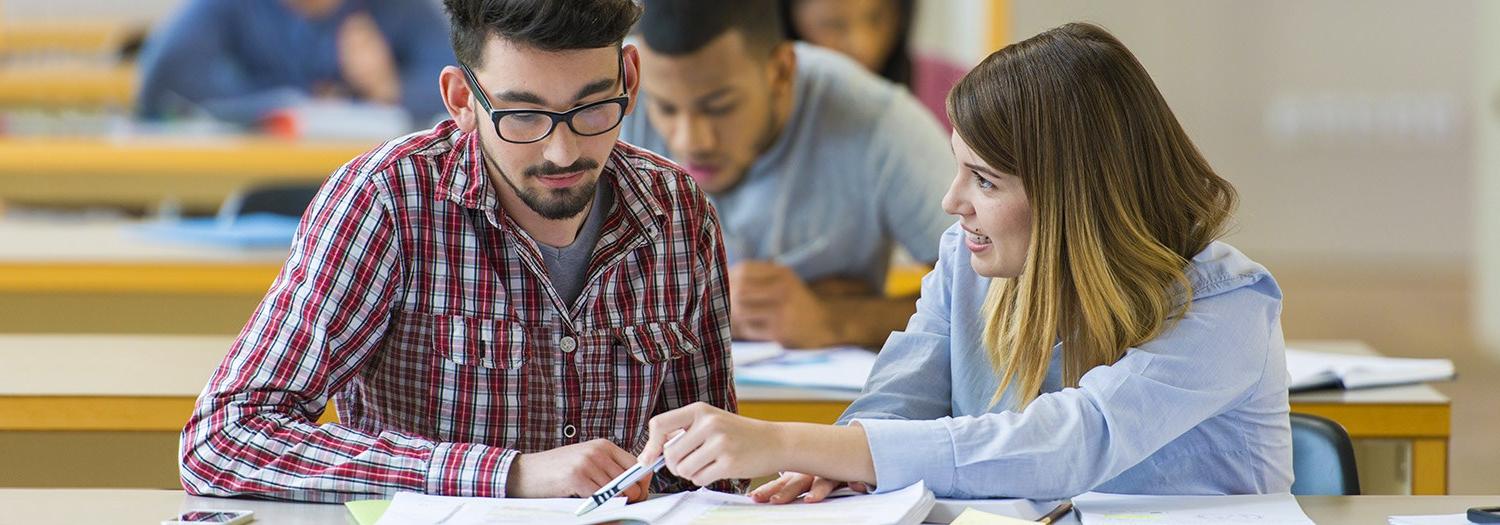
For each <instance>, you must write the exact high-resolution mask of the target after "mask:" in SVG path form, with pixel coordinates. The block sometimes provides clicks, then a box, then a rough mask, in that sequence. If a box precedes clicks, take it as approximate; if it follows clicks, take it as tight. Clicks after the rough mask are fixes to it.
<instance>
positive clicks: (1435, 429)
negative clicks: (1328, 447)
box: [1292, 403, 1452, 439]
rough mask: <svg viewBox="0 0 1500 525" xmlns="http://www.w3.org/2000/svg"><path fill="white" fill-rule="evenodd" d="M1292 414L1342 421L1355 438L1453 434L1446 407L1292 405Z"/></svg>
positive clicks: (1372, 404)
mask: <svg viewBox="0 0 1500 525" xmlns="http://www.w3.org/2000/svg"><path fill="white" fill-rule="evenodd" d="M1292 411H1293V412H1301V413H1304V414H1313V415H1318V416H1323V417H1326V418H1328V419H1332V420H1334V421H1338V422H1339V424H1341V425H1344V430H1346V431H1348V432H1349V437H1351V438H1354V439H1366V438H1374V439H1382V438H1397V439H1415V438H1443V439H1447V438H1448V437H1449V433H1450V432H1451V429H1450V425H1451V420H1452V417H1451V411H1452V410H1451V408H1450V407H1449V406H1448V405H1446V404H1442V405H1437V404H1421V405H1413V404H1395V403H1392V404H1384V403H1368V404H1360V403H1351V404H1334V403H1292Z"/></svg>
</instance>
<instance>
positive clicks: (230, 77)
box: [136, 0, 453, 125]
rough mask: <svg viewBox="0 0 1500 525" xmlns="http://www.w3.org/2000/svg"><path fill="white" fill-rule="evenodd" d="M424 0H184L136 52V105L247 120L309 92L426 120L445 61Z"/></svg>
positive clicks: (155, 112) (162, 112)
mask: <svg viewBox="0 0 1500 525" xmlns="http://www.w3.org/2000/svg"><path fill="white" fill-rule="evenodd" d="M444 25H445V24H444V23H443V17H442V13H441V12H440V11H439V9H438V8H437V6H436V5H434V4H433V2H431V0H422V1H410V0H258V1H253V2H225V1H223V0H190V1H188V2H186V5H185V6H184V7H183V9H182V10H181V11H180V12H179V13H178V14H177V15H176V16H175V17H173V18H172V20H171V21H169V22H168V23H167V24H166V25H164V26H163V27H161V28H160V29H158V30H156V31H154V32H153V33H152V34H151V35H150V36H149V37H148V38H147V41H146V43H145V47H144V48H143V49H142V51H141V56H140V64H141V67H140V69H141V79H140V89H139V90H138V94H137V96H136V112H137V113H138V114H139V115H141V116H142V117H146V118H169V117H174V116H181V115H185V114H192V113H196V112H199V111H202V112H205V113H207V114H209V115H211V116H213V117H215V118H218V119H221V120H225V121H229V122H235V123H240V124H255V123H257V122H259V121H261V120H262V119H264V118H266V117H267V116H269V115H270V114H271V113H272V112H274V111H277V110H281V109H287V108H292V107H296V106H298V105H301V104H305V103H307V102H308V101H310V100H314V99H349V100H357V101H362V102H368V103H372V104H380V105H388V106H397V107H400V108H402V109H404V110H406V113H407V115H408V116H409V117H411V119H412V120H413V121H414V122H419V123H422V124H423V125H425V124H427V123H430V122H432V119H433V118H435V117H436V116H437V115H438V114H440V113H442V112H443V102H442V100H441V99H440V98H439V97H438V94H437V93H436V92H434V91H433V89H432V79H433V77H435V76H437V74H438V72H439V71H441V70H442V69H443V66H446V65H448V64H450V63H452V62H453V52H452V50H450V49H449V48H448V44H447V39H446V38H444V37H445V33H446V31H445V30H444V29H445V27H444Z"/></svg>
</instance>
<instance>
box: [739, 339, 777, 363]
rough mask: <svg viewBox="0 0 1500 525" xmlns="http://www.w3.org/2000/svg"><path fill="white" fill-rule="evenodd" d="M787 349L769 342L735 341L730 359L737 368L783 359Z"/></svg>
mask: <svg viewBox="0 0 1500 525" xmlns="http://www.w3.org/2000/svg"><path fill="white" fill-rule="evenodd" d="M785 353H786V348H785V347H783V346H781V345H780V344H777V343H772V342H767V341H735V342H734V343H732V344H731V345H730V346H729V357H730V359H732V360H733V361H734V366H735V368H739V367H742V366H745V365H748V364H752V363H759V362H761V361H766V360H770V359H775V358H778V357H781V356H782V355H783V354H785Z"/></svg>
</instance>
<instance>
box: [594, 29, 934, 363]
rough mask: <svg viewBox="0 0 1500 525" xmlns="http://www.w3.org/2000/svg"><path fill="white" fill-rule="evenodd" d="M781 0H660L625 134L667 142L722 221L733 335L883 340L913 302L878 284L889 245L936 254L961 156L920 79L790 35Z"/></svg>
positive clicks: (796, 340) (665, 147) (645, 142)
mask: <svg viewBox="0 0 1500 525" xmlns="http://www.w3.org/2000/svg"><path fill="white" fill-rule="evenodd" d="M778 5H779V4H778V3H777V0H737V1H734V2H702V1H694V0H651V1H650V2H647V3H646V4H645V8H646V10H645V14H644V15H643V16H642V19H641V22H640V25H639V29H638V33H639V41H640V42H641V44H642V45H641V74H642V78H643V79H644V81H643V82H642V84H641V85H642V88H641V89H642V92H643V93H644V94H643V95H642V97H641V99H642V101H643V102H642V103H643V104H644V107H645V109H646V111H645V113H646V115H634V116H632V117H630V118H627V119H625V124H624V125H623V126H624V128H625V131H624V132H623V133H622V134H621V138H622V139H624V140H625V141H627V142H630V143H632V144H636V145H639V146H642V147H645V148H647V149H650V150H653V151H661V152H666V153H668V154H669V155H670V156H671V157H672V159H673V160H676V161H677V162H679V163H681V164H682V165H683V166H684V167H685V168H686V169H687V172H688V173H689V174H690V175H692V176H693V179H694V180H695V181H697V183H698V185H699V186H700V187H702V188H703V189H705V190H707V191H708V193H709V194H710V196H711V197H712V199H713V201H714V204H715V205H716V206H717V208H718V211H719V214H720V218H721V220H722V221H723V222H724V235H725V240H726V245H727V247H728V257H729V260H730V262H731V267H730V271H729V275H730V277H729V278H730V283H731V284H730V293H731V299H730V300H731V304H732V308H731V309H730V311H731V313H732V315H733V318H732V322H731V326H732V327H733V331H734V335H735V337H737V338H743V339H755V340H772V341H777V342H780V343H782V344H784V345H787V346H791V347H820V346H829V345H837V344H857V345H865V346H871V347H878V346H880V344H881V342H882V341H884V340H885V338H886V336H887V335H889V334H890V333H891V331H892V330H897V329H900V327H901V326H902V325H903V324H904V323H905V321H906V319H907V317H909V316H910V315H911V313H912V312H913V311H914V307H913V304H912V303H913V300H912V298H909V297H906V298H887V297H885V296H884V295H883V294H882V288H883V285H884V282H885V276H886V270H887V266H888V264H887V263H888V261H889V259H890V256H891V252H892V249H893V247H894V246H895V245H897V244H899V245H900V246H902V247H903V248H905V249H906V250H907V251H908V252H909V253H911V254H912V255H913V256H914V257H915V258H916V259H917V260H919V261H922V262H926V263H931V262H933V261H935V260H936V258H937V239H938V238H939V237H941V236H942V232H943V230H944V229H945V228H947V226H948V225H950V224H952V223H953V221H952V219H951V218H950V217H947V216H946V215H945V214H944V213H943V211H942V208H941V206H939V205H938V202H939V201H940V200H941V196H942V193H943V187H944V178H945V177H944V175H943V174H944V173H948V172H951V170H953V169H954V168H953V159H952V157H951V156H950V155H949V153H948V145H947V143H946V142H945V141H944V140H943V135H942V131H941V128H940V127H939V126H938V124H937V122H936V121H934V120H933V118H932V115H930V114H928V113H927V111H925V110H923V109H922V107H921V105H920V104H918V103H917V101H916V100H915V99H913V98H912V96H911V94H910V93H908V92H907V91H906V90H905V89H902V88H901V87H900V86H898V85H895V84H892V83H890V82H887V81H885V80H882V79H880V78H879V77H877V76H875V75H874V74H871V73H870V72H868V71H865V70H864V69H863V68H861V67H860V66H859V64H856V63H855V62H853V61H852V60H850V59H849V58H847V57H845V56H843V55H840V54H837V53H834V52H832V51H828V50H826V49H822V48H818V47H815V46H810V45H806V44H794V43H792V42H791V41H788V40H787V39H786V36H785V31H784V29H783V28H782V27H781V17H780V15H779V14H778Z"/></svg>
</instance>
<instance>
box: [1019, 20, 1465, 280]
mask: <svg viewBox="0 0 1500 525" xmlns="http://www.w3.org/2000/svg"><path fill="white" fill-rule="evenodd" d="M1013 6H1014V13H1013V15H1012V17H1013V20H1014V24H1015V27H1014V29H1013V33H1012V34H1013V35H1014V37H1015V38H1017V39H1021V38H1026V37H1028V36H1031V35H1034V34H1036V33H1038V32H1040V31H1042V30H1044V29H1046V28H1050V27H1054V26H1057V25H1060V24H1062V23H1065V22H1069V21H1074V20H1082V21H1092V22H1096V23H1099V24H1101V25H1103V26H1104V27H1106V28H1107V29H1109V30H1110V31H1112V32H1114V33H1115V34H1116V35H1117V36H1118V37H1120V39H1121V40H1123V41H1124V42H1125V44H1126V45H1127V46H1129V47H1130V48H1131V49H1132V50H1133V51H1134V52H1135V53H1136V55H1137V56H1138V57H1139V59H1140V60H1141V62H1142V63H1143V64H1145V66H1146V68H1147V69H1148V70H1149V71H1150V73H1151V75H1152V77H1153V78H1155V79H1156V82H1157V83H1158V85H1159V86H1160V88H1161V90H1162V92H1163V93H1164V94H1165V96H1166V98H1167V101H1168V102H1169V103H1170V104H1171V106H1172V108H1173V110H1174V111H1175V112H1176V114H1177V116H1178V118H1179V119H1180V120H1181V121H1182V123H1183V125H1184V126H1185V127H1186V128H1187V131H1188V133H1189V135H1191V136H1192V137H1193V138H1194V140H1195V141H1196V142H1197V144H1198V146H1199V148H1200V149H1202V150H1203V152H1204V154H1205V155H1206V156H1207V157H1208V159H1209V161H1210V162H1211V163H1212V164H1213V165H1214V166H1215V168H1216V169H1217V170H1218V171H1219V172H1220V174H1221V175H1223V176H1225V177H1226V178H1228V179H1229V180H1231V181H1232V182H1234V184H1235V185H1236V186H1237V187H1238V188H1239V189H1240V191H1241V194H1242V197H1243V202H1242V205H1241V208H1240V212H1239V222H1240V228H1239V230H1238V231H1237V232H1236V233H1234V234H1233V236H1232V237H1231V241H1232V242H1234V243H1235V244H1237V245H1238V246H1240V247H1241V248H1243V249H1245V250H1246V251H1247V252H1249V253H1250V254H1251V255H1252V256H1256V257H1259V258H1263V259H1268V260H1283V261H1284V260H1294V261H1299V262H1306V263H1309V264H1329V265H1340V264H1345V263H1351V262H1352V263H1354V264H1366V263H1375V264H1381V265H1384V264H1401V265H1412V264H1415V265H1422V266H1430V265H1439V266H1444V267H1448V268H1465V267H1467V266H1468V265H1469V264H1470V261H1471V256H1472V254H1473V253H1474V249H1473V241H1472V239H1473V238H1474V237H1473V232H1474V211H1473V210H1474V201H1473V199H1472V195H1473V191H1474V186H1475V185H1474V179H1473V175H1472V173H1473V171H1472V163H1473V154H1472V151H1473V148H1472V133H1471V130H1470V125H1471V123H1472V118H1471V115H1472V114H1473V111H1472V109H1471V99H1472V97H1471V93H1472V91H1473V86H1474V60H1475V51H1474V50H1475V46H1476V42H1477V35H1476V31H1475V23H1474V19H1475V17H1476V16H1477V14H1478V7H1477V5H1476V4H1475V3H1474V2H1468V1H1449V2H1441V3H1425V2H1423V3H1413V2H1404V1H1401V0H1372V1H1369V2H1360V3H1358V4H1357V5H1356V4H1352V3H1350V2H1344V1H1335V0H1311V1H1302V0H1271V1H1263V2H1236V1H1231V0H1207V1H1198V0H1191V1H1189V0H1135V1H1131V2H1112V1H1102V0H1018V1H1015V2H1013Z"/></svg>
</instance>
